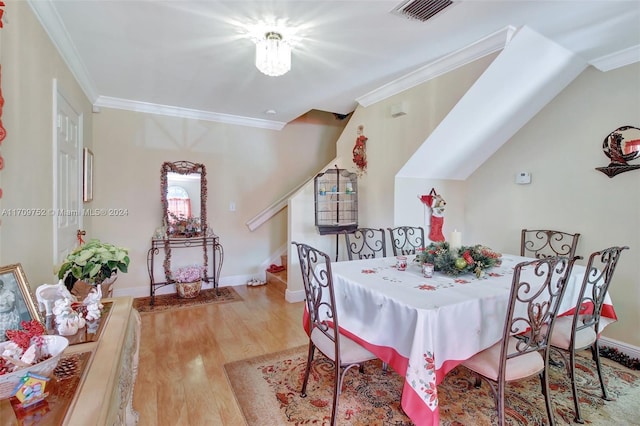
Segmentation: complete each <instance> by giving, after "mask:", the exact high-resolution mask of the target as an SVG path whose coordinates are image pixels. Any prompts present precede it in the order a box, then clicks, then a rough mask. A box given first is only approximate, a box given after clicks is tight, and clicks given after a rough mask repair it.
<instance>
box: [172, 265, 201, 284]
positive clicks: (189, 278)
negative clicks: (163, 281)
mask: <svg viewBox="0 0 640 426" xmlns="http://www.w3.org/2000/svg"><path fill="white" fill-rule="evenodd" d="M172 275H173V279H174V281H176V282H178V283H192V282H195V281H199V280H201V279H202V277H203V276H204V266H201V265H189V266H181V267H180V268H177V269H176V270H175V271H173V273H172Z"/></svg>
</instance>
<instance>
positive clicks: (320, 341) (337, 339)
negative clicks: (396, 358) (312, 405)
mask: <svg viewBox="0 0 640 426" xmlns="http://www.w3.org/2000/svg"><path fill="white" fill-rule="evenodd" d="M292 244H295V246H296V248H297V251H298V258H299V260H300V271H301V272H302V282H303V284H304V291H305V304H306V306H305V307H306V310H307V313H308V315H309V324H308V326H309V330H308V333H309V354H308V356H307V366H306V369H305V372H304V379H303V382H302V390H301V391H300V395H301V396H302V397H303V398H304V397H306V396H307V394H306V392H307V383H308V381H309V373H310V371H311V363H312V362H313V357H314V354H315V349H316V348H317V349H318V350H319V351H320V352H321V353H322V354H323V355H324V356H325V357H327V358H328V359H330V360H331V361H332V362H333V366H334V372H335V374H334V389H333V408H332V410H331V425H335V424H336V416H337V414H338V397H339V395H340V392H341V389H342V381H343V379H344V376H345V375H346V373H347V371H348V370H349V369H350V368H352V367H359V368H360V371H363V365H364V362H365V361H369V360H372V359H375V358H376V356H375V355H374V354H372V353H371V352H369V351H368V350H366V349H365V348H363V347H362V346H360V345H359V344H358V343H356V342H354V341H353V340H351V339H350V338H348V337H347V336H345V335H343V334H342V333H340V332H338V333H336V330H339V323H338V312H337V310H336V301H335V293H334V289H333V276H332V274H331V259H330V258H329V256H328V255H327V254H326V253H323V252H322V251H320V250H318V249H316V248H313V247H311V246H309V245H307V244H303V243H297V242H295V241H292Z"/></svg>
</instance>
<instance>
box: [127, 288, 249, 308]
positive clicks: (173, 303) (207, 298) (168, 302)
mask: <svg viewBox="0 0 640 426" xmlns="http://www.w3.org/2000/svg"><path fill="white" fill-rule="evenodd" d="M241 300H242V297H241V296H240V295H239V294H238V293H237V292H236V291H235V290H234V289H233V287H219V288H218V294H216V291H215V290H214V289H212V288H210V289H206V290H201V291H200V294H198V296H196V297H194V298H193V299H185V298H181V297H178V295H177V294H175V293H174V294H162V295H159V296H156V297H155V303H154V304H153V305H151V303H150V302H151V297H137V298H135V299H133V307H134V308H135V309H136V310H137V311H138V312H140V313H145V312H161V311H167V310H170V309H177V308H188V307H192V306H199V305H204V304H207V303H228V302H238V301H241Z"/></svg>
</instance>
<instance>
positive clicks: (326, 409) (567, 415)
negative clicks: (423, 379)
mask: <svg viewBox="0 0 640 426" xmlns="http://www.w3.org/2000/svg"><path fill="white" fill-rule="evenodd" d="M306 354H307V346H301V347H298V348H294V349H288V350H286V351H283V352H278V353H274V354H267V355H264V356H261V357H257V358H251V359H247V360H242V361H237V362H233V363H229V364H225V366H224V368H225V372H226V374H227V377H228V379H229V383H230V384H231V387H232V389H233V392H234V394H235V396H236V399H237V401H238V404H239V405H240V407H241V409H242V413H243V415H244V417H245V419H246V421H247V424H248V425H251V426H253V425H256V426H257V425H261V426H267V425H274V426H275V425H286V424H291V425H302V424H314V425H328V424H329V421H330V417H331V400H332V389H333V388H332V386H333V381H332V380H333V379H332V378H333V376H332V371H333V367H332V364H331V362H330V361H328V360H326V358H324V357H322V356H321V355H318V353H317V351H316V361H315V362H314V368H313V369H312V372H311V375H310V377H309V384H308V386H307V397H306V398H301V397H300V387H301V384H302V377H303V374H304V368H305V362H306ZM584 355H585V356H580V357H579V360H578V365H577V368H576V369H577V370H578V374H577V376H578V392H579V395H580V403H581V405H580V408H581V411H582V417H583V418H584V419H585V424H587V425H607V426H608V425H614V424H620V425H621V424H638V415H639V414H640V372H639V371H634V370H630V369H628V368H626V367H624V366H622V365H620V364H618V363H616V362H614V361H611V360H608V359H603V360H602V363H603V368H604V374H605V377H606V380H607V381H608V382H607V390H608V392H609V396H610V397H612V398H614V399H615V401H604V400H603V399H602V398H600V395H601V393H600V385H599V381H598V376H597V373H596V372H595V364H593V362H592V361H591V358H590V357H587V356H588V355H589V353H588V352H584ZM381 368H382V366H381V363H380V361H378V360H375V361H370V362H368V363H367V364H366V365H365V373H364V374H360V373H358V371H357V369H352V370H350V371H349V372H348V373H347V376H346V377H345V381H344V388H343V392H342V394H341V395H340V402H339V406H338V408H339V413H338V424H349V425H356V426H360V425H362V426H365V425H367V426H370V425H395V426H399V425H407V426H408V425H412V424H413V423H412V422H411V421H410V419H409V418H408V417H407V416H406V415H405V414H404V413H403V412H402V408H401V407H400V396H401V389H402V382H403V378H402V377H400V376H399V375H398V374H396V373H395V372H393V371H392V370H391V369H390V370H389V372H388V373H387V375H386V376H385V375H382V373H381ZM592 369H593V371H592ZM474 382H475V377H474V376H472V374H471V373H470V372H469V370H467V369H466V368H464V367H462V366H459V367H457V368H455V369H454V370H453V371H451V372H450V373H449V374H448V375H447V377H446V378H445V380H444V381H443V383H442V384H440V385H439V386H438V396H439V398H440V425H445V426H454V425H455V426H460V425H474V426H476V425H493V424H497V416H496V408H495V405H494V402H493V401H494V400H493V396H492V393H491V390H490V389H489V386H488V385H487V384H486V383H484V382H483V383H482V386H481V388H480V389H476V388H475V387H474ZM550 386H551V393H552V399H553V404H554V408H555V420H556V424H561V425H562V424H573V398H572V396H571V384H570V381H569V379H568V377H567V375H566V370H565V369H564V368H557V367H551V370H550ZM506 405H507V409H506V418H507V420H506V423H507V424H508V425H543V424H548V423H547V420H546V409H545V404H544V398H543V396H542V394H541V392H540V381H539V380H538V378H537V377H534V378H531V379H529V380H526V381H522V382H519V383H513V384H510V385H509V386H508V388H507V402H506Z"/></svg>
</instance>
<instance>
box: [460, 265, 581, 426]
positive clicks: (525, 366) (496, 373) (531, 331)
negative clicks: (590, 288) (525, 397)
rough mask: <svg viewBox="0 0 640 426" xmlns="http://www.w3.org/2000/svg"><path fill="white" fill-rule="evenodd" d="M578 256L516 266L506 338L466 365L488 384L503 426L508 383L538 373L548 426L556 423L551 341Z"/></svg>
mask: <svg viewBox="0 0 640 426" xmlns="http://www.w3.org/2000/svg"><path fill="white" fill-rule="evenodd" d="M576 259H577V258H573V259H569V258H567V257H559V256H557V257H546V258H544V259H539V260H532V261H529V262H522V263H519V264H517V265H516V266H515V269H514V271H513V281H512V285H511V293H510V296H509V301H508V305H507V314H506V318H505V323H504V329H503V334H502V339H500V341H499V342H498V343H496V344H494V345H493V346H491V347H489V348H488V349H485V350H483V351H481V352H479V353H477V354H475V355H473V356H472V357H471V358H469V359H467V360H466V361H464V362H463V363H462V364H463V365H464V366H465V367H467V368H468V369H470V370H471V371H473V372H475V373H476V374H477V379H476V387H479V386H480V383H481V382H480V379H481V378H482V379H484V380H485V381H486V382H487V383H489V385H490V387H491V391H492V392H493V396H494V398H495V400H496V408H497V411H498V424H499V425H500V426H502V425H504V424H505V388H506V384H507V382H512V381H516V380H522V379H526V378H529V377H531V376H534V375H536V374H538V375H539V377H540V381H541V384H542V393H543V394H544V399H545V404H546V407H547V416H548V418H549V424H550V425H551V426H553V425H554V417H553V409H552V406H551V398H550V395H549V380H548V367H549V351H550V348H551V346H550V344H549V337H550V333H551V331H552V330H553V326H554V322H555V319H556V315H557V314H558V309H559V307H560V302H561V300H562V296H563V294H564V291H565V289H566V282H567V279H568V277H570V276H571V269H572V268H573V264H574V262H575V261H576Z"/></svg>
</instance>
